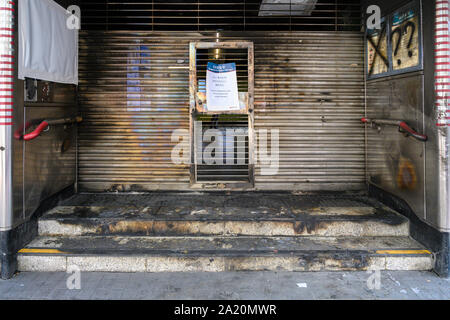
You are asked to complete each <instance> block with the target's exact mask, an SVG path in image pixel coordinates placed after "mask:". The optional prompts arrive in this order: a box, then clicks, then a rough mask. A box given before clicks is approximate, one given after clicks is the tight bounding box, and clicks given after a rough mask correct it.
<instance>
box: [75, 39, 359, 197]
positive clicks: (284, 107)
mask: <svg viewBox="0 0 450 320" xmlns="http://www.w3.org/2000/svg"><path fill="white" fill-rule="evenodd" d="M215 40H216V33H207V32H204V33H194V32H133V33H130V32H120V31H106V32H105V31H84V32H82V33H81V40H80V42H81V43H80V88H79V97H80V104H81V108H82V112H83V116H84V118H85V122H84V124H83V125H82V126H81V128H80V138H79V140H80V141H79V183H80V186H81V188H82V190H114V189H119V190H120V189H122V190H124V191H127V190H148V189H156V188H159V189H188V188H189V168H188V166H187V165H174V164H173V163H172V161H171V151H172V148H173V146H174V143H173V142H171V133H172V131H173V130H175V129H180V128H182V129H186V130H188V129H189V111H188V108H189V69H188V66H189V42H191V41H215ZM220 40H221V41H227V40H233V41H237V40H246V41H253V42H254V44H255V129H256V130H258V129H270V128H277V129H279V130H280V138H281V139H280V158H281V159H280V169H279V172H278V174H277V175H275V176H262V175H261V172H260V170H259V168H258V166H257V168H256V169H257V170H256V176H255V181H256V188H258V189H296V190H314V189H316V190H339V189H346V190H348V189H358V188H362V187H363V186H364V181H365V169H364V168H365V163H364V162H365V160H364V127H363V126H362V125H361V124H360V121H359V119H360V118H361V117H362V116H363V115H364V81H363V80H364V75H363V38H362V35H361V33H359V32H286V33H282V32H247V33H243V32H239V33H223V34H221V39H220ZM122 185H125V186H122Z"/></svg>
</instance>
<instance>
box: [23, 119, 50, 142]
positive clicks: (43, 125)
mask: <svg viewBox="0 0 450 320" xmlns="http://www.w3.org/2000/svg"><path fill="white" fill-rule="evenodd" d="M47 127H48V122H47V121H42V122H41V124H40V125H38V126H37V128H36V129H34V131H33V132H31V133H28V134H25V135H24V136H23V140H25V141H31V140H33V139H36V138H37V137H39V136H40V135H41V133H42V131H44V130H45V129H47Z"/></svg>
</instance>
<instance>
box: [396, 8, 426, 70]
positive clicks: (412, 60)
mask: <svg viewBox="0 0 450 320" xmlns="http://www.w3.org/2000/svg"><path fill="white" fill-rule="evenodd" d="M418 26H419V17H418V15H417V14H416V12H415V11H414V10H412V9H410V10H407V11H404V12H400V13H396V14H394V16H393V18H392V30H391V43H392V61H393V68H394V70H402V69H406V68H411V67H415V66H417V65H418V64H419V52H420V51H419V32H418V31H419V28H418Z"/></svg>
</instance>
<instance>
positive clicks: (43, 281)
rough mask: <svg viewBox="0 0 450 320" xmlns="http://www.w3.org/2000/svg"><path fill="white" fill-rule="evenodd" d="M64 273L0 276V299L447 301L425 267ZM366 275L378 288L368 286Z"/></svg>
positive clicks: (448, 283)
mask: <svg viewBox="0 0 450 320" xmlns="http://www.w3.org/2000/svg"><path fill="white" fill-rule="evenodd" d="M72 276H73V275H72ZM69 277H71V274H66V273H60V272H58V273H56V272H55V273H36V272H24V273H20V274H18V275H16V276H15V277H14V278H13V279H12V280H8V281H4V280H0V299H133V300H134V299H152V300H155V299H174V300H177V299H195V300H197V299H201V300H203V299H214V300H241V299H243V300H246V299H251V300H253V299H261V300H264V299H274V300H281V299H283V300H288V299H289V300H290V299H445V300H450V279H442V278H439V277H437V276H436V275H434V274H433V273H430V272H411V271H405V272H403V271H400V272H392V271H391V272H388V271H382V272H381V273H380V274H379V277H377V275H376V274H372V275H371V274H369V273H366V272H320V273H309V272H305V273H294V272H280V273H277V272H227V273H133V274H127V273H81V274H80V285H81V289H80V290H77V289H74V290H69V289H68V288H67V280H68V278H69ZM369 278H370V281H369V284H370V285H371V287H372V288H373V287H376V286H377V283H379V284H380V288H379V290H377V289H376V288H374V290H371V289H369V287H368V284H367V283H368V279H369ZM74 279H75V278H73V277H72V278H70V280H74ZM377 279H379V280H380V281H379V282H378V281H377ZM69 283H70V284H72V285H76V281H69Z"/></svg>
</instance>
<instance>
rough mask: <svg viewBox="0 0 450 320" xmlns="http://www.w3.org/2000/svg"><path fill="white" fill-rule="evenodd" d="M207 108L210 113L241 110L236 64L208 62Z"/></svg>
mask: <svg viewBox="0 0 450 320" xmlns="http://www.w3.org/2000/svg"><path fill="white" fill-rule="evenodd" d="M206 106H207V109H208V111H234V110H240V105H239V93H238V84H237V75H236V64H235V63H226V64H215V63H212V62H208V66H207V73H206Z"/></svg>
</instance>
